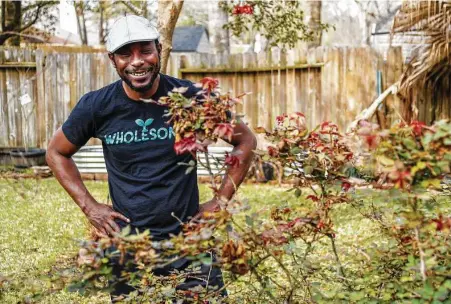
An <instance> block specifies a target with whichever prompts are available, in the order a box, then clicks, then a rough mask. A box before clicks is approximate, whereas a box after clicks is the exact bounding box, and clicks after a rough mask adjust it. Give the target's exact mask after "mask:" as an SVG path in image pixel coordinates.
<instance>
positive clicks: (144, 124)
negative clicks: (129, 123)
mask: <svg viewBox="0 0 451 304" xmlns="http://www.w3.org/2000/svg"><path fill="white" fill-rule="evenodd" d="M135 122H136V124H137V125H138V126H140V127H143V132H144V131H147V128H146V127H147V126H150V124H151V123H152V122H153V118H149V119H147V120H146V121H144V120H142V119H137V120H135Z"/></svg>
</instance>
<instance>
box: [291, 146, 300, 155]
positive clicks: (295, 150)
mask: <svg viewBox="0 0 451 304" xmlns="http://www.w3.org/2000/svg"><path fill="white" fill-rule="evenodd" d="M301 152H302V150H301V149H300V148H299V147H294V148H292V149H291V150H290V153H291V154H299V153H301Z"/></svg>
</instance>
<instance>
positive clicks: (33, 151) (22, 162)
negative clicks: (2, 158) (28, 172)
mask: <svg viewBox="0 0 451 304" xmlns="http://www.w3.org/2000/svg"><path fill="white" fill-rule="evenodd" d="M10 155H11V161H12V164H13V165H14V167H16V168H30V167H32V166H43V165H45V164H46V162H45V150H44V149H38V148H14V149H12V150H11V151H10Z"/></svg>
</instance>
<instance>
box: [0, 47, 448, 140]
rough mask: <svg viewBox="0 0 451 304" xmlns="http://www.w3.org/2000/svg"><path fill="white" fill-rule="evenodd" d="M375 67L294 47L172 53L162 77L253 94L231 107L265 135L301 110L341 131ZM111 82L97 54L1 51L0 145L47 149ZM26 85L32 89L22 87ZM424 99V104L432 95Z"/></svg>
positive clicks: (364, 97)
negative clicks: (279, 119)
mask: <svg viewBox="0 0 451 304" xmlns="http://www.w3.org/2000/svg"><path fill="white" fill-rule="evenodd" d="M392 52H393V56H392V57H393V58H395V59H390V60H389V61H390V62H389V63H388V67H385V68H384V70H385V71H384V75H383V78H384V83H385V82H386V81H387V82H388V81H389V79H396V78H397V77H399V73H400V71H401V68H402V67H401V65H400V63H402V60H401V59H400V58H398V57H399V54H398V52H399V51H392ZM20 54H22V55H20ZM21 56H22V57H21ZM389 57H390V56H389ZM392 57H390V58H392ZM381 60H382V57H381V56H380V55H378V54H376V53H375V52H374V51H373V50H371V49H369V48H348V49H345V48H334V49H330V48H316V49H311V50H307V49H305V48H298V49H295V50H290V51H288V52H287V53H283V52H280V51H278V50H275V49H274V50H272V51H271V52H266V53H265V52H262V53H259V54H256V53H246V54H239V55H226V54H218V55H200V54H172V55H171V58H170V64H169V72H168V73H169V74H172V75H174V76H175V75H178V73H179V71H180V69H181V68H184V69H186V68H188V69H190V70H184V71H183V72H182V76H183V77H184V78H187V79H190V80H192V81H195V82H196V81H198V80H200V79H201V78H202V77H204V76H210V77H215V78H218V79H219V80H220V85H221V87H223V89H224V90H233V95H235V94H238V93H241V92H245V91H246V92H249V91H251V92H253V94H252V95H249V96H246V97H245V98H244V105H243V106H239V107H237V111H238V112H241V113H244V114H245V115H246V117H245V121H247V122H248V123H249V125H250V127H256V126H263V127H265V128H267V129H271V128H272V127H273V123H274V120H275V116H277V115H280V114H282V113H291V112H294V111H300V112H303V113H304V114H305V115H306V116H307V121H308V125H309V127H313V126H314V125H315V124H317V123H319V122H321V121H324V120H333V121H335V122H337V123H338V124H339V126H340V127H341V128H343V127H345V126H346V124H347V123H348V122H349V121H350V120H352V119H353V118H354V116H355V114H357V113H358V112H360V110H362V109H363V108H364V107H365V106H366V105H368V104H369V102H371V101H372V100H373V99H374V97H375V81H376V71H377V69H378V68H379V69H380V68H381V67H382V66H383V65H382V63H381V62H382V61H381ZM14 61H17V62H21V63H33V61H34V62H36V71H35V72H34V71H32V70H31V68H33V67H32V65H23V64H22V65H21V66H20V67H19V66H18V67H17V68H15V67H14V66H13V65H12V66H9V65H8V62H9V63H12V62H14ZM4 62H6V67H5V66H4ZM1 64H3V65H1ZM308 64H310V65H308ZM311 64H314V65H311ZM299 65H304V66H299ZM393 65H395V69H394V70H393V69H392V68H391V66H393ZM27 68H28V69H30V70H26V69H27ZM201 69H202V70H201ZM221 69H222V70H221ZM389 73H392V74H391V76H390V77H391V78H389V75H388V74H389ZM33 77H35V78H36V79H35V80H33V79H32V78H33ZM386 78H387V79H386ZM117 79H118V76H117V74H116V71H115V70H114V68H113V67H112V66H111V65H110V63H109V59H108V58H107V56H106V53H105V52H104V50H102V49H97V50H93V49H89V50H88V49H86V48H75V49H74V48H68V47H65V48H59V47H53V46H52V47H47V48H46V47H44V48H40V49H37V50H36V57H35V58H33V56H32V51H24V52H22V53H20V52H19V51H17V50H13V49H12V48H6V49H5V48H3V49H0V88H1V93H0V119H1V121H0V131H1V132H2V134H5V135H7V136H3V137H2V138H1V140H0V145H8V146H14V145H18V144H34V143H36V144H37V145H38V146H40V147H45V146H46V145H47V143H48V139H49V138H50V136H52V135H53V132H54V131H55V130H56V128H57V127H59V126H60V125H61V124H62V123H63V121H64V120H65V119H66V117H67V116H68V115H69V111H70V109H72V108H73V107H74V106H75V104H76V102H77V101H78V100H79V98H80V97H81V96H82V95H83V94H85V93H86V92H88V91H90V90H93V89H98V88H101V87H103V86H105V85H107V84H109V83H111V82H113V81H115V80H117ZM7 82H8V83H7ZM26 83H29V85H30V87H32V88H30V87H28V88H25V87H24V85H25V84H26ZM446 84H448V85H447V86H446ZM442 87H443V89H440V90H437V91H436V93H435V94H436V95H439V96H440V98H442V99H446V100H449V99H447V98H446V97H447V96H446V95H447V94H448V95H449V80H448V83H445V84H444V85H442ZM12 90H13V91H16V92H18V93H17V94H16V95H18V96H14V95H15V94H13V91H12ZM431 90H432V89H431ZM446 90H448V91H446ZM27 92H28V94H29V95H30V97H32V99H33V102H34V105H35V107H34V109H33V113H32V114H31V115H30V117H29V118H28V119H25V118H24V117H23V115H24V114H25V115H27V114H26V109H22V107H21V106H20V101H19V99H18V97H20V96H21V95H23V94H25V93H27ZM418 94H420V93H418ZM426 95H427V96H428V98H429V99H430V98H431V97H430V96H429V95H433V92H428V93H426ZM425 98H426V97H425ZM420 100H421V98H420V99H419V102H420ZM418 107H419V108H420V107H422V109H423V108H424V110H423V112H424V111H426V110H433V112H430V114H428V115H429V116H428V117H439V116H440V117H442V116H444V115H450V114H447V113H449V111H450V110H449V107H448V106H446V105H445V104H437V105H436V106H435V107H432V106H431V105H430V103H424V105H422V104H419V105H418ZM16 109H17V112H16ZM22 110H24V111H22ZM440 111H441V112H440ZM420 112H421V111H420ZM423 116H424V115H423ZM25 129H28V130H32V129H33V130H35V133H34V132H30V131H28V132H27V130H25ZM10 134H13V135H12V136H11V137H10V136H9V135H10ZM14 136H15V137H14Z"/></svg>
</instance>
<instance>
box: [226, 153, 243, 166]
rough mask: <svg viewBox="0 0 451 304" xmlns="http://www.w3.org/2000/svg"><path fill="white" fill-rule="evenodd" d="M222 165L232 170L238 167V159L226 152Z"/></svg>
mask: <svg viewBox="0 0 451 304" xmlns="http://www.w3.org/2000/svg"><path fill="white" fill-rule="evenodd" d="M224 163H225V164H226V165H228V166H230V167H232V168H237V167H239V166H240V159H239V158H238V157H236V156H235V155H231V154H229V153H228V152H226V155H225V161H224Z"/></svg>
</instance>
